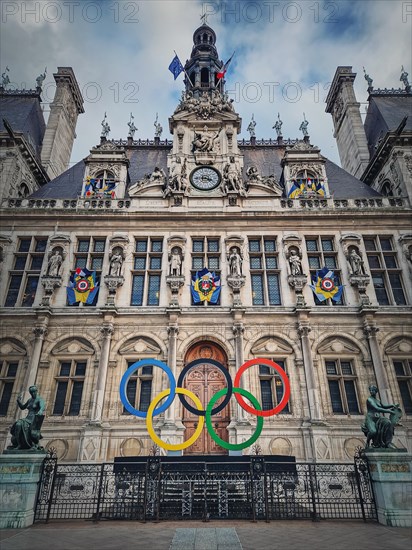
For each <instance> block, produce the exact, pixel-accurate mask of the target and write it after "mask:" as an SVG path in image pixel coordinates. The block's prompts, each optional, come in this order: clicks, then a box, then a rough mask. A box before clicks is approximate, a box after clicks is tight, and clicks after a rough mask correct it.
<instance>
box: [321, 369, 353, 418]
mask: <svg viewBox="0 0 412 550" xmlns="http://www.w3.org/2000/svg"><path fill="white" fill-rule="evenodd" d="M325 367H326V375H327V377H328V385H329V393H330V400H331V403H332V411H333V412H334V413H337V414H360V411H359V405H358V397H357V393H356V376H355V375H354V373H353V367H352V362H351V361H347V360H340V359H335V360H332V361H326V362H325Z"/></svg>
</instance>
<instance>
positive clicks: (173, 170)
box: [163, 157, 187, 197]
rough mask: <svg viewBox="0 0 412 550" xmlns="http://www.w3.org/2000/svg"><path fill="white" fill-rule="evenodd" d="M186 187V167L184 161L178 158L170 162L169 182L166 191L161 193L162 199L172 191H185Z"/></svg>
mask: <svg viewBox="0 0 412 550" xmlns="http://www.w3.org/2000/svg"><path fill="white" fill-rule="evenodd" d="M186 187H187V167H186V159H184V160H183V162H182V159H181V158H180V157H176V159H173V160H172V165H171V167H170V176H169V182H168V184H167V185H166V189H165V191H164V193H163V196H164V197H167V196H168V195H170V194H171V193H172V192H174V191H186Z"/></svg>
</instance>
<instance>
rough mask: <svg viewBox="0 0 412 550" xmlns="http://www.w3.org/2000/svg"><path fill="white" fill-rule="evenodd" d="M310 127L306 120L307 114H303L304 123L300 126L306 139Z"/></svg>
mask: <svg viewBox="0 0 412 550" xmlns="http://www.w3.org/2000/svg"><path fill="white" fill-rule="evenodd" d="M308 126H309V122H308V121H307V120H306V118H305V113H303V122H302V124H301V125H300V126H299V130H300V131H301V132H302V134H303V135H304V136H305V137H306V136H308V135H309V134H308Z"/></svg>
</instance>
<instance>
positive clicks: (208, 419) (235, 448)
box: [205, 388, 263, 451]
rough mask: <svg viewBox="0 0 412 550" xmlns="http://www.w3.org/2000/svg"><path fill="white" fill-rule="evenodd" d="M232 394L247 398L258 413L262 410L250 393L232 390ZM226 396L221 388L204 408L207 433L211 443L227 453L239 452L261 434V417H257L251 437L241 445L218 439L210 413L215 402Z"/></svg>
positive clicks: (237, 389)
mask: <svg viewBox="0 0 412 550" xmlns="http://www.w3.org/2000/svg"><path fill="white" fill-rule="evenodd" d="M233 393H239V394H240V395H243V397H247V398H248V399H249V401H251V402H252V404H253V405H254V406H255V407H256V409H257V410H258V411H261V410H262V407H261V406H260V403H259V401H258V400H257V399H256V397H255V396H254V395H252V394H251V393H249V392H248V391H246V390H244V389H243V388H233ZM226 394H227V388H223V389H222V390H220V391H218V392H217V393H216V394H215V395H214V396H213V397H212V399H211V400H210V401H209V404H208V406H207V407H206V413H205V419H206V426H207V431H208V432H209V434H210V437H211V438H212V439H213V441H214V442H215V443H217V444H218V445H220V446H221V447H223V448H224V449H227V450H228V451H241V450H242V449H246V447H250V445H252V444H253V443H254V442H255V441H256V440H257V438H258V437H259V436H260V434H261V433H262V429H263V417H262V416H258V417H257V424H256V431H255V433H254V434H253V435H252V437H250V438H249V439H248V440H247V441H244V442H243V443H229V442H227V441H224V440H223V439H220V437H219V436H218V435H217V434H216V432H215V430H214V429H213V424H212V414H211V413H212V409H213V405H214V404H215V403H216V401H218V399H220V398H221V397H223V396H224V395H226Z"/></svg>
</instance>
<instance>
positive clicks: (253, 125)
mask: <svg viewBox="0 0 412 550" xmlns="http://www.w3.org/2000/svg"><path fill="white" fill-rule="evenodd" d="M255 128H256V121H255V118H254V115H252V120H251V121H250V122H249V126H248V127H247V131H248V132H249V134H250V137H251V138H252V137H256V131H255Z"/></svg>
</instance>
